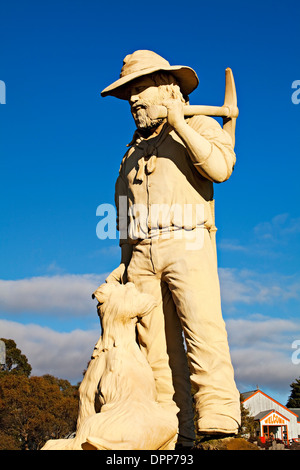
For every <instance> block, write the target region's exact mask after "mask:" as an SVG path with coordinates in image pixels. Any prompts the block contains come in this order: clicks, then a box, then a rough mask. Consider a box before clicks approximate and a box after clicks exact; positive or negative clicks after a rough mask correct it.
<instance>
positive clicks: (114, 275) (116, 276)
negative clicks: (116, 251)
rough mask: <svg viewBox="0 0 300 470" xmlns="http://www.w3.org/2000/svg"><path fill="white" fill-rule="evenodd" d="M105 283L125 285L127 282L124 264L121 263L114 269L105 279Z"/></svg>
mask: <svg viewBox="0 0 300 470" xmlns="http://www.w3.org/2000/svg"><path fill="white" fill-rule="evenodd" d="M105 282H107V283H109V282H114V283H118V284H126V282H127V270H126V266H125V264H124V263H121V264H120V265H119V266H118V267H117V268H116V269H114V270H113V271H112V272H111V273H110V274H109V276H108V277H107V278H106V279H105Z"/></svg>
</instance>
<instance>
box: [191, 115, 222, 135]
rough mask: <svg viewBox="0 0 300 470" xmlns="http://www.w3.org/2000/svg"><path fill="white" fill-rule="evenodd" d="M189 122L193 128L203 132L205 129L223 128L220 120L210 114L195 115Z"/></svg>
mask: <svg viewBox="0 0 300 470" xmlns="http://www.w3.org/2000/svg"><path fill="white" fill-rule="evenodd" d="M187 123H188V125H189V126H190V127H192V129H194V130H195V131H197V132H199V133H200V134H202V133H203V132H204V133H205V131H209V130H212V129H214V130H216V129H220V130H221V129H222V127H221V125H220V124H219V123H218V121H217V120H216V119H214V118H212V117H209V116H193V117H191V118H189V119H188V120H187Z"/></svg>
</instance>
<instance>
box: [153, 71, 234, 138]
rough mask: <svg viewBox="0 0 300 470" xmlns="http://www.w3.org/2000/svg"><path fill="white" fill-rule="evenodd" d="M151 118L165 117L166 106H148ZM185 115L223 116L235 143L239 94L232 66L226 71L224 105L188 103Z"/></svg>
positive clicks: (225, 128)
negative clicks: (237, 93)
mask: <svg viewBox="0 0 300 470" xmlns="http://www.w3.org/2000/svg"><path fill="white" fill-rule="evenodd" d="M147 113H148V116H149V117H150V119H159V118H165V117H167V115H168V110H167V108H166V107H165V106H155V105H153V106H151V107H149V108H148V111H147ZM184 115H185V116H186V117H188V116H196V115H205V116H217V117H222V118H223V129H224V130H226V131H227V132H228V133H229V135H230V136H231V138H232V143H233V147H234V145H235V126H236V118H237V117H238V115H239V109H238V107H237V95H236V88H235V82H234V78H233V73H232V70H231V69H230V68H227V69H226V71H225V99H224V104H223V106H205V105H186V106H184Z"/></svg>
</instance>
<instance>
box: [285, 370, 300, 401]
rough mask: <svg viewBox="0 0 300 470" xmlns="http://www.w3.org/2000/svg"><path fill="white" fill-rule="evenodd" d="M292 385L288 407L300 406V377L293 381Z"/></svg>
mask: <svg viewBox="0 0 300 470" xmlns="http://www.w3.org/2000/svg"><path fill="white" fill-rule="evenodd" d="M290 387H291V394H290V397H289V399H288V401H287V404H286V406H287V407H288V408H300V377H299V379H295V382H292V383H291V385H290Z"/></svg>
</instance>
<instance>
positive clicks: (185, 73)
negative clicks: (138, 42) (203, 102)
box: [101, 50, 199, 100]
mask: <svg viewBox="0 0 300 470" xmlns="http://www.w3.org/2000/svg"><path fill="white" fill-rule="evenodd" d="M155 72H168V73H170V74H172V75H173V76H174V77H175V78H176V80H177V82H178V84H179V86H180V90H181V92H182V94H183V95H189V94H190V93H191V92H192V91H193V90H195V88H197V86H198V84H199V79H198V77H197V74H196V72H195V71H194V70H193V69H192V68H190V67H186V66H183V65H170V64H169V62H168V61H167V60H165V59H164V58H163V57H161V56H160V55H158V54H156V53H155V52H152V51H146V50H140V51H135V52H133V53H132V54H129V55H127V56H126V57H125V59H124V61H123V67H122V70H121V73H120V78H119V79H118V80H116V81H115V82H114V83H112V84H111V85H109V86H108V87H106V88H105V89H104V90H103V91H102V92H101V96H115V97H116V98H120V99H123V100H126V99H128V93H127V90H128V85H129V83H130V82H132V81H134V80H136V79H138V78H140V77H144V76H146V75H149V74H152V73H155Z"/></svg>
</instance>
